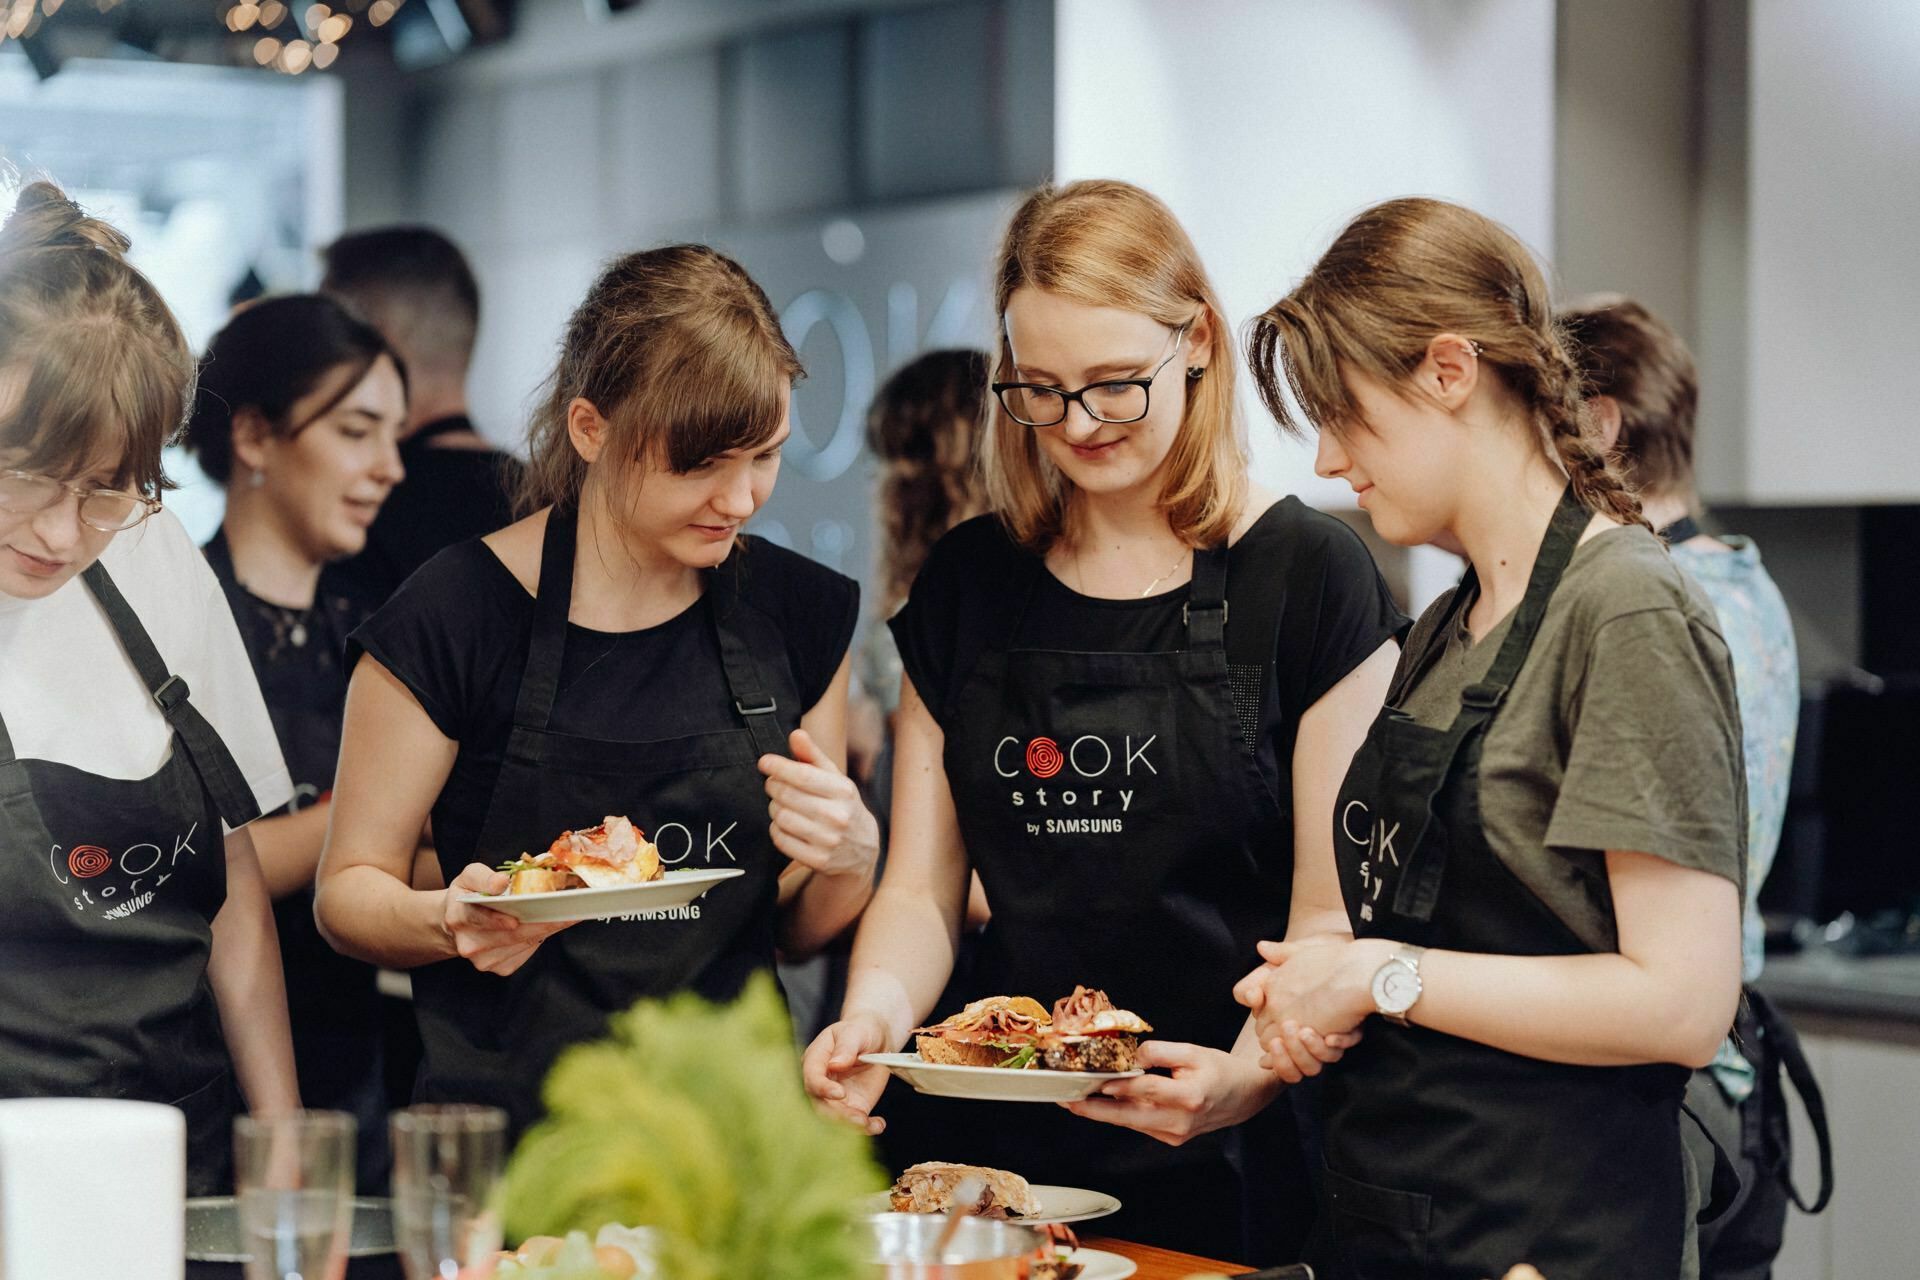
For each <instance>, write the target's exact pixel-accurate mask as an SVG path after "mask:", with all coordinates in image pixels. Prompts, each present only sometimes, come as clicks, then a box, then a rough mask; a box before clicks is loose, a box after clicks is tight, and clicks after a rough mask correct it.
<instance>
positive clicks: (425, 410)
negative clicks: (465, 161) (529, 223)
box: [320, 226, 522, 603]
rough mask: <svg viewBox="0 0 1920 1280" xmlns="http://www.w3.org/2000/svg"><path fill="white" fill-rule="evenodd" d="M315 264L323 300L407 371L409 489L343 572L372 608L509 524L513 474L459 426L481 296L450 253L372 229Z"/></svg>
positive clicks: (509, 461) (445, 244)
mask: <svg viewBox="0 0 1920 1280" xmlns="http://www.w3.org/2000/svg"><path fill="white" fill-rule="evenodd" d="M324 258H325V261H326V274H325V276H324V278H323V279H322V280H321V281H320V291H321V292H322V293H325V294H328V295H330V296H332V297H334V298H337V299H339V300H340V301H341V302H343V303H345V304H346V306H347V308H348V310H350V311H352V312H353V313H354V314H355V315H357V316H359V317H360V318H361V319H363V320H365V321H366V322H367V323H369V324H371V325H372V326H373V327H374V328H376V329H378V330H379V331H380V333H381V334H382V336H384V337H385V338H386V340H387V342H388V344H389V345H391V347H392V348H393V350H394V352H395V354H396V355H397V356H398V357H399V359H400V361H401V363H402V364H404V365H405V366H406V370H407V381H408V392H409V394H408V410H407V425H406V431H405V433H404V436H403V442H402V444H401V448H400V458H401V463H402V465H403V466H404V467H405V468H406V473H407V479H406V483H405V484H403V485H401V486H400V487H399V488H398V489H396V490H395V492H394V494H393V497H392V500H391V501H389V502H388V503H387V504H386V506H385V507H384V508H383V509H382V510H381V512H380V516H379V518H378V519H376V520H375V521H374V523H373V527H372V528H371V529H369V530H368V531H367V545H366V547H365V549H364V550H362V551H361V552H360V553H359V554H357V555H356V556H355V557H354V559H353V561H352V563H351V565H350V566H349V568H350V571H351V573H352V575H353V576H354V577H355V578H357V579H358V580H359V581H360V582H361V583H362V584H363V585H364V586H365V587H366V588H367V589H368V590H369V591H371V592H372V593H374V594H375V595H376V596H377V600H376V603H377V602H378V600H385V599H386V598H387V597H388V596H389V595H392V594H393V591H394V588H396V587H398V586H399V585H400V584H401V583H402V582H404V581H406V579H407V577H408V575H409V574H411V573H412V572H413V571H414V570H415V569H418V568H419V567H420V566H421V565H423V564H425V563H426V562H427V561H428V560H430V559H432V558H433V555H434V553H436V552H438V551H439V550H440V549H441V548H443V547H450V546H452V545H453V544H454V543H456V542H464V541H465V540H466V539H468V538H477V537H479V536H481V535H482V534H488V533H492V532H493V531H494V530H496V529H502V528H505V527H506V526H507V525H508V524H509V523H511V522H512V520H513V500H512V493H513V491H514V489H515V487H516V486H517V485H518V484H519V482H520V476H521V472H522V467H521V464H520V463H519V461H518V460H517V459H515V458H514V457H513V456H512V455H511V454H508V453H505V452H503V451H501V450H499V449H496V448H494V447H493V446H492V445H491V444H489V443H488V442H487V440H486V438H485V437H484V436H482V435H481V434H480V433H479V432H478V431H476V430H475V429H474V426H473V423H472V421H471V420H470V419H469V418H468V417H467V370H468V367H469V365H470V364H471V363H472V360H473V343H474V337H475V335H476V334H477V333H478V331H479V327H480V286H479V283H478V282H477V281H476V280H475V279H474V276H473V269H472V268H471V267H470V266H469V265H468V263H467V260H466V257H465V255H463V254H462V253H461V252H460V249H459V247H458V246H457V245H455V244H454V243H453V241H451V240H449V239H448V238H447V237H446V236H444V235H441V234H440V233H439V232H438V231H434V230H432V229H431V228H428V227H413V226H407V227H379V228H374V229H372V230H367V231H354V232H350V233H348V234H347V235H344V236H341V237H340V238H339V239H338V240H335V241H334V242H333V243H332V244H330V245H328V246H327V248H326V250H325V251H324Z"/></svg>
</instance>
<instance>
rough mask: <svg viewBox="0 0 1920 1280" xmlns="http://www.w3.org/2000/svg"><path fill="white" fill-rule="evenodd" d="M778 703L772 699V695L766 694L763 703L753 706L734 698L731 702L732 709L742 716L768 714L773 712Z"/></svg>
mask: <svg viewBox="0 0 1920 1280" xmlns="http://www.w3.org/2000/svg"><path fill="white" fill-rule="evenodd" d="M778 705H779V704H778V703H776V702H775V701H774V700H773V695H772V694H768V695H767V700H766V702H765V703H764V704H762V705H760V706H754V707H750V706H748V705H747V704H746V703H745V702H744V701H742V700H740V699H738V698H736V699H735V700H734V703H733V709H734V710H735V711H738V712H739V713H740V714H741V715H743V716H770V715H772V714H773V713H774V709H775V708H776V707H777V706H778Z"/></svg>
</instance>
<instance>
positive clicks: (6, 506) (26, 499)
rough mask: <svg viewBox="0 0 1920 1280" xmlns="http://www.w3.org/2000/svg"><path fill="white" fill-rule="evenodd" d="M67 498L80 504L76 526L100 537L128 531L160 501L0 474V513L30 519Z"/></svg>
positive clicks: (25, 475) (46, 479) (26, 473)
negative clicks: (72, 496)
mask: <svg viewBox="0 0 1920 1280" xmlns="http://www.w3.org/2000/svg"><path fill="white" fill-rule="evenodd" d="M68 494H72V495H74V496H75V497H76V498H78V499H79V500H80V523H81V524H84V525H86V526H87V528H89V529H97V530H99V531H100V532H101V533H119V532H121V531H122V530H125V529H131V528H133V527H134V526H135V525H137V524H139V523H140V522H141V521H143V520H145V519H147V518H148V517H149V516H151V515H153V514H154V513H155V512H157V511H158V510H160V499H158V498H149V497H144V496H142V495H140V494H137V493H127V492H126V491H124V490H121V489H84V488H82V487H80V486H79V485H74V484H68V483H67V482H66V481H64V480H57V479H55V478H54V477H52V476H43V475H36V474H35V473H33V472H31V471H0V511H4V512H6V513H7V514H8V515H15V516H33V515H39V514H40V513H41V512H42V511H45V510H46V509H47V508H49V507H51V506H53V505H54V504H55V503H57V502H59V501H60V500H61V499H62V498H64V497H66V496H67V495H68Z"/></svg>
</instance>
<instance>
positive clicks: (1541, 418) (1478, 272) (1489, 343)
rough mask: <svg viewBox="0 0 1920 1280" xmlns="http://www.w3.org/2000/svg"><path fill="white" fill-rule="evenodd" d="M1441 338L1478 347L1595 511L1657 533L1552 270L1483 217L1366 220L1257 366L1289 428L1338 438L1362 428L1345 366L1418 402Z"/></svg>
mask: <svg viewBox="0 0 1920 1280" xmlns="http://www.w3.org/2000/svg"><path fill="white" fill-rule="evenodd" d="M1442 333H1457V334H1459V335H1460V336H1461V337H1463V338H1467V339H1470V340H1471V341H1473V342H1475V343H1477V344H1478V346H1479V352H1480V359H1481V360H1482V361H1483V362H1485V363H1486V364H1488V365H1491V366H1492V367H1493V368H1494V370H1495V371H1497V372H1498V374H1499V375H1500V378H1501V380H1502V381H1503V382H1504V383H1505V384H1506V385H1507V386H1508V387H1509V388H1511V389H1512V391H1513V392H1514V394H1515V395H1517V396H1518V397H1519V398H1520V402H1521V403H1522V404H1523V405H1524V406H1526V409H1527V411H1528V414H1529V416H1530V418H1531V419H1532V421H1533V424H1534V426H1535V428H1536V430H1537V432H1538V434H1539V436H1540V438H1541V439H1542V440H1544V441H1546V442H1548V443H1549V444H1550V446H1551V448H1552V455H1551V456H1553V457H1554V458H1556V459H1557V460H1558V461H1559V463H1560V465H1561V467H1562V468H1564V469H1565V471H1566V473H1567V477H1568V479H1569V480H1570V481H1571V483H1572V485H1573V492H1574V496H1575V497H1576V498H1577V499H1578V500H1579V501H1580V504H1581V505H1582V506H1584V507H1585V508H1586V509H1587V510H1589V511H1594V512H1601V513H1604V514H1606V515H1608V516H1610V517H1612V518H1613V519H1615V520H1618V521H1621V522H1622V523H1626V524H1642V525H1644V524H1645V523H1646V520H1645V518H1644V517H1643V516H1642V515H1641V514H1640V501H1639V499H1638V498H1636V497H1635V496H1634V494H1633V491H1632V490H1631V489H1630V488H1628V486H1627V484H1626V482H1625V480H1624V479H1622V477H1621V475H1620V473H1619V471H1617V470H1616V469H1615V468H1614V467H1613V465H1612V464H1611V463H1610V462H1609V460H1608V458H1607V453H1606V449H1605V446H1604V444H1603V443H1602V441H1601V439H1600V435H1599V432H1598V431H1597V430H1595V428H1594V426H1593V423H1592V420H1591V418H1590V417H1589V416H1588V414H1587V410H1586V404H1585V394H1584V392H1585V387H1584V384H1583V382H1582V379H1581V376H1580V370H1579V368H1578V367H1577V366H1576V365H1575V364H1574V361H1573V357H1572V354H1571V352H1570V349H1569V347H1568V344H1567V342H1566V339H1565V336H1564V334H1563V333H1562V332H1561V328H1560V325H1559V323H1558V322H1557V321H1556V319H1555V318H1554V314H1553V305H1552V302H1551V300H1550V299H1549V297H1548V293H1547V278H1546V274H1545V272H1543V271H1542V270H1541V267H1540V264H1539V263H1538V262H1537V261H1536V260H1535V259H1534V256H1533V254H1532V253H1531V252H1529V251H1528V249H1527V247H1526V246H1525V245H1524V244H1522V243H1521V242H1520V240H1519V238H1518V237H1517V236H1515V235H1514V234H1513V233H1512V232H1511V231H1509V230H1507V229H1506V228H1505V227H1503V226H1501V225H1500V224H1499V223H1497V222H1495V221H1493V220H1492V219H1491V218H1488V217H1485V216H1484V215H1482V214H1478V213H1475V212H1474V211H1473V210H1471V209H1467V208H1463V207H1462V206H1460V205H1457V204H1449V203H1448V202H1446V201H1444V200H1430V199H1421V198H1407V199H1400V200H1389V201H1387V202H1386V203H1385V204H1378V205H1375V206H1374V207H1373V208H1371V209H1368V210H1367V211H1366V212H1364V213H1362V214H1361V215H1360V216H1359V217H1357V218H1355V219H1354V220H1353V221H1352V222H1350V223H1348V224H1347V227H1346V229H1345V230H1344V231H1342V232H1341V233H1340V234H1339V236H1338V237H1336V238H1335V240H1334V242H1333V245H1332V247H1330V248H1329V249H1328V250H1327V251H1326V253H1324V254H1322V255H1321V257H1320V261H1318V262H1316V263H1315V264H1314V266H1313V270H1312V271H1310V272H1308V273H1307V277H1306V279H1304V280H1302V281H1301V282H1300V283H1299V285H1297V286H1296V287H1295V288H1294V290H1293V292H1291V293H1289V294H1288V295H1287V296H1286V297H1284V298H1282V299H1280V301H1278V302H1276V303H1274V304H1273V305H1272V306H1271V307H1269V308H1267V310H1266V311H1265V312H1264V313H1262V314H1261V315H1259V316H1258V317H1256V318H1255V319H1254V321H1253V323H1252V325H1251V326H1250V334H1249V337H1248V340H1247V360H1248V363H1249V364H1250V365H1251V366H1252V369H1253V380H1254V385H1255V386H1256V387H1257V388H1258V389H1259V392H1260V399H1261V400H1262V401H1263V402H1264V403H1265V404H1266V406H1267V411H1268V412H1269V413H1271V414H1272V415H1273V417H1274V420H1275V421H1277V422H1278V423H1279V424H1280V427H1281V429H1282V430H1284V431H1286V432H1288V433H1290V434H1294V435H1304V434H1305V432H1306V430H1307V428H1308V427H1309V426H1318V427H1319V428H1320V429H1321V430H1323V431H1332V432H1334V433H1335V434H1339V433H1342V432H1345V431H1350V430H1353V429H1354V428H1356V427H1359V426H1361V425H1362V423H1361V418H1360V411H1359V408H1358V406H1357V405H1356V404H1355V402H1354V399H1353V395H1352V393H1351V391H1350V390H1349V389H1348V387H1347V384H1346V381H1345V379H1344V377H1343V376H1342V370H1343V369H1344V368H1352V369H1357V370H1359V371H1360V372H1362V373H1365V374H1366V375H1368V376H1369V377H1372V378H1374V379H1376V380H1378V381H1379V382H1381V383H1382V384H1384V385H1385V386H1387V387H1389V388H1391V389H1393V391H1394V392H1395V393H1396V394H1398V395H1402V396H1407V395H1409V394H1411V387H1410V384H1409V381H1408V380H1409V378H1410V377H1411V376H1412V374H1413V372H1414V370H1415V369H1417V368H1419V366H1420V363H1421V361H1423V360H1424V359H1426V355H1427V347H1428V344H1429V343H1431V342H1432V340H1433V339H1434V337H1436V336H1437V335H1439V334H1442ZM1283 387H1284V389H1285V390H1286V391H1290V392H1291V393H1292V395H1293V399H1294V401H1295V402H1296V403H1297V404H1298V406H1299V409H1298V410H1295V409H1294V408H1293V407H1292V406H1291V405H1289V404H1288V403H1287V399H1286V395H1285V394H1284V393H1283ZM1302 412H1304V414H1305V417H1304V418H1302V417H1301V416H1300V414H1301V413H1302Z"/></svg>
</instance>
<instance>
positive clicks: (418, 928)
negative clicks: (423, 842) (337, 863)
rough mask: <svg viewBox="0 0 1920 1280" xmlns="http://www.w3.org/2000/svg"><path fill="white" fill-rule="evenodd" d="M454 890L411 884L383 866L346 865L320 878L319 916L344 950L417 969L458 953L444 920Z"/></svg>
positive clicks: (377, 961) (358, 956) (393, 966)
mask: <svg viewBox="0 0 1920 1280" xmlns="http://www.w3.org/2000/svg"><path fill="white" fill-rule="evenodd" d="M451 892H453V890H451V889H440V890H420V889H413V888H410V887H409V886H407V885H405V884H402V883H401V882H400V881H399V880H398V879H397V878H396V877H394V876H393V875H391V874H390V873H388V872H386V871H383V870H381V869H380V868H379V867H374V866H369V865H366V864H359V865H354V866H346V867H341V868H340V869H339V870H338V871H334V872H331V873H329V874H328V875H327V876H325V877H324V878H322V880H321V881H320V886H319V890H318V892H317V893H316V894H315V896H314V902H313V913H314V919H315V921H316V923H318V924H319V926H320V932H321V934H322V935H324V936H325V938H326V939H327V941H328V942H329V943H331V944H332V946H333V948H334V950H336V951H338V952H340V953H341V954H342V955H347V956H352V957H353V958H354V959H356V960H365V961H366V962H367V963H369V964H378V965H385V966H386V967H387V968H389V969H412V968H417V967H418V966H420V965H423V964H432V963H434V962H435V961H437V960H446V959H448V958H450V957H452V956H453V955H455V954H457V953H456V951H455V949H454V945H453V941H452V939H451V938H449V937H448V935H447V931H446V928H445V925H444V919H445V914H446V913H445V908H444V906H443V899H444V898H445V896H446V895H447V894H448V893H451Z"/></svg>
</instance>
